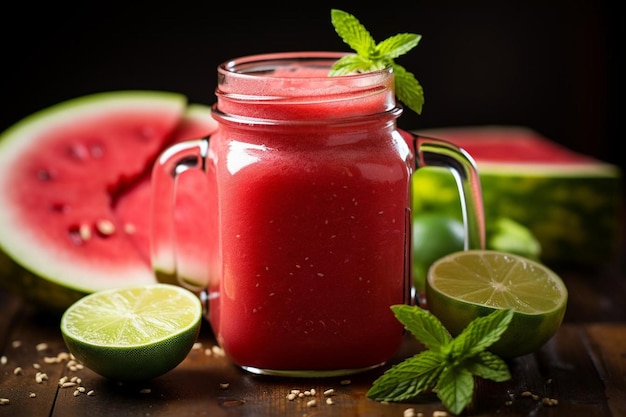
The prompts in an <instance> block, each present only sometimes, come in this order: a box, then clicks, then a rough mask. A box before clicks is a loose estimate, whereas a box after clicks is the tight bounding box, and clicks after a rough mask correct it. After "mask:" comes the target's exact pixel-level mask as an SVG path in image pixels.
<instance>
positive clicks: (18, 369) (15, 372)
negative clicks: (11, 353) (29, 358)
mask: <svg viewBox="0 0 626 417" xmlns="http://www.w3.org/2000/svg"><path fill="white" fill-rule="evenodd" d="M13 374H14V375H22V367H21V366H18V367H16V368H15V369H14V370H13Z"/></svg>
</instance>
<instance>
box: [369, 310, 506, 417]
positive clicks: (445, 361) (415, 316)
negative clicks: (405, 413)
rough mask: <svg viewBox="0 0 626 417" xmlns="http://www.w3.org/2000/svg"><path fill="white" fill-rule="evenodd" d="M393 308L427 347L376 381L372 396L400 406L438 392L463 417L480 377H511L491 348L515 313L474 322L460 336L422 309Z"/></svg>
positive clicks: (495, 314) (496, 314) (501, 312)
mask: <svg viewBox="0 0 626 417" xmlns="http://www.w3.org/2000/svg"><path fill="white" fill-rule="evenodd" d="M391 309H392V311H393V313H394V314H395V316H396V318H397V319H398V320H399V321H400V322H401V323H402V324H404V326H405V328H406V329H407V330H409V331H410V332H411V333H412V334H413V336H415V338H417V339H418V340H419V341H420V342H421V343H422V344H423V345H424V346H425V347H426V348H427V349H426V350H424V351H422V352H420V353H418V354H416V355H415V356H412V357H410V358H408V359H405V360H404V361H403V362H401V363H399V364H397V365H394V366H392V367H391V368H390V369H388V370H387V371H386V372H385V373H384V374H383V375H382V376H380V377H379V378H378V379H377V380H376V381H374V383H373V385H372V387H371V388H370V389H369V391H368V392H367V396H368V397H369V398H372V399H374V400H377V401H392V402H393V401H396V402H400V401H409V400H414V399H416V398H417V397H418V396H419V395H420V394H425V393H430V392H435V393H436V394H437V396H438V397H439V399H440V400H441V402H442V403H443V405H444V406H445V407H446V408H447V409H448V410H449V411H450V412H452V413H454V414H460V413H461V412H462V411H463V410H464V409H465V407H466V406H467V405H469V404H470V403H471V401H472V397H473V394H474V377H475V376H476V377H481V378H484V379H491V380H493V381H496V382H502V381H507V380H509V379H511V374H510V372H509V369H508V366H507V364H506V362H505V361H504V360H503V359H501V358H500V357H498V356H497V355H495V354H493V353H491V352H489V351H487V350H486V349H487V348H488V347H489V346H491V345H492V344H493V343H495V342H496V341H497V340H498V339H499V338H500V336H501V335H502V334H503V333H504V331H505V330H506V329H507V327H508V325H509V323H510V322H511V319H512V318H513V310H512V309H507V310H496V311H494V312H493V313H491V314H489V315H487V316H483V317H478V318H476V319H474V320H473V321H472V322H471V323H470V324H469V325H468V326H467V327H466V328H465V330H464V331H463V332H461V334H459V335H458V336H457V337H456V338H452V336H451V335H450V333H449V332H448V331H447V330H446V328H445V327H444V326H443V325H442V324H441V322H440V321H439V319H437V317H435V316H434V315H433V314H432V313H430V312H428V311H426V310H424V309H422V308H421V307H417V306H409V305H394V306H392V307H391Z"/></svg>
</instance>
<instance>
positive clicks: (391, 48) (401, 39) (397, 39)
mask: <svg viewBox="0 0 626 417" xmlns="http://www.w3.org/2000/svg"><path fill="white" fill-rule="evenodd" d="M420 39H422V35H417V34H415V33H400V34H397V35H394V36H390V37H388V38H387V39H385V40H384V41H382V42H380V43H379V44H378V45H376V52H377V53H378V55H379V56H380V57H381V58H389V59H395V58H397V57H399V56H400V55H404V54H406V53H407V52H409V51H410V50H411V49H413V48H415V47H416V46H417V44H418V43H419V41H420Z"/></svg>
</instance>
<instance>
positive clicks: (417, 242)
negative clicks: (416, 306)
mask: <svg viewBox="0 0 626 417" xmlns="http://www.w3.org/2000/svg"><path fill="white" fill-rule="evenodd" d="M412 240H413V284H414V285H415V290H416V291H417V292H423V291H424V288H425V283H426V276H427V275H428V268H430V266H431V265H432V264H433V262H435V261H436V260H437V259H439V258H441V257H443V256H445V255H448V254H450V253H453V252H457V251H460V250H463V247H464V242H465V229H464V227H463V222H461V221H460V220H458V219H455V218H454V217H451V216H448V215H444V214H439V213H436V212H430V213H420V214H417V215H415V216H414V217H413V237H412Z"/></svg>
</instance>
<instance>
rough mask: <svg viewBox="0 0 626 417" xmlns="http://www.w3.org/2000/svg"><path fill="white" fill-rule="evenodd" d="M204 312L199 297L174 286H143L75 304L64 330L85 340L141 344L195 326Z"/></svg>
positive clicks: (92, 295) (102, 343)
mask: <svg viewBox="0 0 626 417" xmlns="http://www.w3.org/2000/svg"><path fill="white" fill-rule="evenodd" d="M200 315H201V307H200V305H199V302H198V300H197V297H196V296H195V295H194V294H192V293H191V292H189V291H187V290H185V289H183V288H177V287H173V286H167V285H155V286H141V287H132V288H125V289H121V290H120V289H117V290H114V291H102V292H98V293H94V294H91V295H88V296H86V297H84V298H83V299H81V300H79V301H78V302H77V303H75V304H74V305H73V306H71V307H70V308H69V309H68V310H67V311H66V313H65V317H64V318H63V330H64V332H66V333H67V334H70V335H72V337H74V338H76V339H77V340H81V341H82V342H84V343H89V344H93V345H102V346H111V347H113V346H125V347H129V346H141V345H146V344H150V343H155V342H158V341H160V340H163V339H166V338H169V337H171V336H172V335H174V334H177V333H180V332H184V331H185V330H187V329H188V328H190V327H192V326H194V325H195V324H196V322H197V321H198V317H199V316H200Z"/></svg>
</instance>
